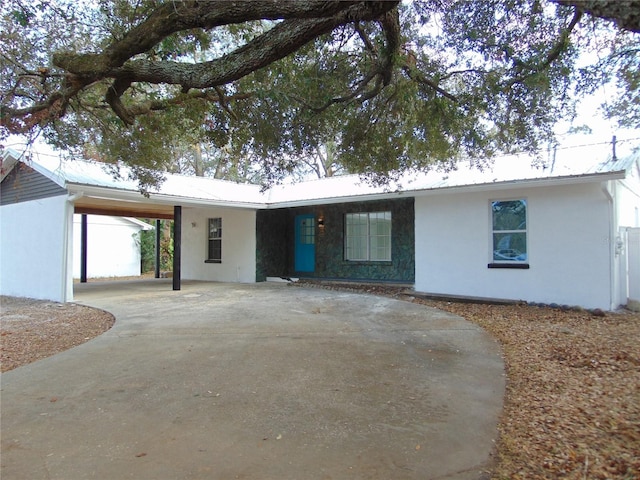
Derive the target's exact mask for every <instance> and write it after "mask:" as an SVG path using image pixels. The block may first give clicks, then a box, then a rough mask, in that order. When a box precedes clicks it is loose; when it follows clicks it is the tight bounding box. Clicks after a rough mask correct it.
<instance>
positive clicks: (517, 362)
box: [0, 282, 640, 480]
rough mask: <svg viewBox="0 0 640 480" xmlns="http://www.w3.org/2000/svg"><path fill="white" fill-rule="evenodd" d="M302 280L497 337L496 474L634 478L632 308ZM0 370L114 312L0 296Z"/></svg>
mask: <svg viewBox="0 0 640 480" xmlns="http://www.w3.org/2000/svg"><path fill="white" fill-rule="evenodd" d="M300 284H301V285H306V286H316V287H322V288H329V289H335V290H346V291H354V292H366V293H372V294H377V295H387V296H393V297H395V298H400V299H403V300H407V301H412V302H414V303H420V304H423V305H428V306H431V307H435V308H440V309H442V310H446V311H449V312H451V313H454V314H457V315H460V316H462V317H464V318H466V319H467V320H469V321H472V322H474V323H477V324H478V325H480V326H482V327H483V328H484V329H486V330H487V331H488V332H490V333H491V334H492V335H493V336H494V337H495V338H496V339H498V341H499V342H500V343H501V345H502V349H503V352H504V361H505V366H506V371H507V378H508V382H507V391H506V397H505V406H504V411H503V414H502V418H501V422H500V425H499V431H500V439H499V441H498V444H497V453H496V464H495V468H494V470H493V472H492V473H493V478H494V479H556V478H566V479H576V480H578V479H579V480H584V479H620V480H622V479H624V480H627V479H629V480H630V479H635V478H640V454H639V452H640V344H639V342H640V314H637V313H631V312H627V311H623V312H619V313H606V315H605V316H594V315H593V314H592V313H591V312H587V311H579V310H563V309H558V308H549V307H532V306H527V305H488V304H478V303H456V302H449V301H435V300H429V299H424V298H418V297H416V296H414V295H409V294H407V293H406V292H405V291H404V288H401V287H390V286H374V285H344V284H341V285H339V286H336V285H319V284H317V283H314V282H300ZM0 302H1V312H2V322H1V323H0V340H1V358H2V371H3V372H4V371H7V370H11V369H14V368H16V367H19V366H21V365H25V364H27V363H31V362H33V361H36V360H39V359H41V358H45V357H47V356H50V355H53V354H54V353H58V352H60V351H63V350H66V349H68V348H71V347H73V346H75V345H79V344H80V343H83V342H86V341H87V340H89V339H91V338H94V337H95V336H97V335H100V334H101V333H103V332H104V331H106V330H108V329H109V328H110V327H111V326H112V325H113V316H112V315H110V314H109V313H107V312H103V311H101V310H97V309H93V308H89V307H84V306H80V305H76V304H72V303H71V304H59V303H55V302H46V301H37V300H29V299H17V298H12V297H2V298H1V299H0Z"/></svg>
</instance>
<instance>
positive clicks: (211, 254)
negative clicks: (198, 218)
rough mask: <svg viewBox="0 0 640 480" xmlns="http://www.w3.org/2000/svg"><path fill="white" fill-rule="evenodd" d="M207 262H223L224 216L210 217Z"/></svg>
mask: <svg viewBox="0 0 640 480" xmlns="http://www.w3.org/2000/svg"><path fill="white" fill-rule="evenodd" d="M206 261H207V262H209V263H221V262H222V218H220V217H217V218H210V219H209V228H208V243H207V260H206Z"/></svg>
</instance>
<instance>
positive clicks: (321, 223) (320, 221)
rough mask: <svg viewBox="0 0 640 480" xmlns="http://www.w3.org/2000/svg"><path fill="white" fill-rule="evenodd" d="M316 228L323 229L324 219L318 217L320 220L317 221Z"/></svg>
mask: <svg viewBox="0 0 640 480" xmlns="http://www.w3.org/2000/svg"><path fill="white" fill-rule="evenodd" d="M318 226H319V227H320V228H324V217H320V218H319V219H318Z"/></svg>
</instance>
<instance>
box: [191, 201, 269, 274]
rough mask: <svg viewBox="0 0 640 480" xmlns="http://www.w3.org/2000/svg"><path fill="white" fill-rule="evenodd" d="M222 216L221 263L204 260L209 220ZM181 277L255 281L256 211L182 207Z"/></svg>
mask: <svg viewBox="0 0 640 480" xmlns="http://www.w3.org/2000/svg"><path fill="white" fill-rule="evenodd" d="M215 217H221V218H222V263H205V259H206V256H207V242H208V238H207V235H208V232H207V229H208V219H209V218H215ZM181 273H182V278H183V279H185V280H205V281H217V282H241V283H253V282H255V281H256V212H255V211H254V210H244V209H239V208H209V209H199V208H183V210H182V263H181Z"/></svg>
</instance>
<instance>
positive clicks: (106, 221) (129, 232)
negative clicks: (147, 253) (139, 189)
mask: <svg viewBox="0 0 640 480" xmlns="http://www.w3.org/2000/svg"><path fill="white" fill-rule="evenodd" d="M81 217H82V216H81V215H78V214H76V215H74V216H73V276H74V278H80V255H81V240H80V235H81V223H80V222H81ZM140 230H142V227H140V226H139V225H136V224H134V223H131V222H129V221H127V220H126V219H124V218H120V217H110V216H105V215H87V277H89V278H96V277H124V276H138V275H140V245H139V244H138V243H137V242H136V238H135V237H134V235H135V234H137V233H138V232H139V231H140Z"/></svg>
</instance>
